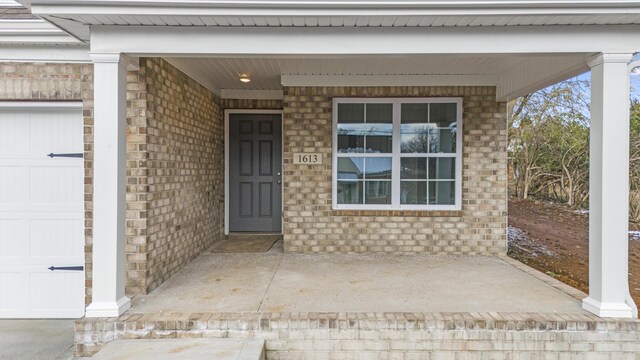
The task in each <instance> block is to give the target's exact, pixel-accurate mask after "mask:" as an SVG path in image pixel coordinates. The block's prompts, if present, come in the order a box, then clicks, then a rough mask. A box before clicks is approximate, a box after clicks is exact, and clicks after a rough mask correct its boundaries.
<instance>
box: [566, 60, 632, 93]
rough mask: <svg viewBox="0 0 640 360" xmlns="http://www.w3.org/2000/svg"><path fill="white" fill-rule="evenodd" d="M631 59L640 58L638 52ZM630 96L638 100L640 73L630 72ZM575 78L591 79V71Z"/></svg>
mask: <svg viewBox="0 0 640 360" xmlns="http://www.w3.org/2000/svg"><path fill="white" fill-rule="evenodd" d="M633 60H634V61H635V60H640V54H637V55H636V56H634V57H633ZM630 76H631V98H632V99H636V100H640V74H634V73H632V74H631V75H630ZM576 78H577V79H579V80H589V81H590V80H591V72H586V73H584V74H582V75H578V76H576Z"/></svg>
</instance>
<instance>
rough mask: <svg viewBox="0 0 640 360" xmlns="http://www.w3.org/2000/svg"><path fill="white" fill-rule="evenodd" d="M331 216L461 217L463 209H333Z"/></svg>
mask: <svg viewBox="0 0 640 360" xmlns="http://www.w3.org/2000/svg"><path fill="white" fill-rule="evenodd" d="M331 216H402V217H461V216H462V211H461V210H331Z"/></svg>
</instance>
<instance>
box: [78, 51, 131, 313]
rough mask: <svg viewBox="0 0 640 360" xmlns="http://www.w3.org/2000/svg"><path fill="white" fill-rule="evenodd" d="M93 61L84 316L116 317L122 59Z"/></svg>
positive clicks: (119, 305) (125, 303) (120, 289)
mask: <svg viewBox="0 0 640 360" xmlns="http://www.w3.org/2000/svg"><path fill="white" fill-rule="evenodd" d="M91 60H92V61H93V65H94V75H93V76H94V80H93V81H94V89H93V95H94V96H93V98H94V109H93V117H94V134H93V139H94V140H93V141H94V145H93V151H94V152H93V158H94V159H93V291H92V293H93V298H92V302H91V304H90V305H89V306H88V307H87V312H86V316H87V317H116V316H119V315H121V314H122V313H124V312H125V311H127V309H129V307H131V300H130V299H129V298H128V297H126V296H125V293H124V287H125V192H126V188H125V186H126V184H125V181H126V180H125V158H126V125H127V120H126V76H127V61H126V57H124V56H123V55H122V54H102V53H100V54H96V53H93V54H91Z"/></svg>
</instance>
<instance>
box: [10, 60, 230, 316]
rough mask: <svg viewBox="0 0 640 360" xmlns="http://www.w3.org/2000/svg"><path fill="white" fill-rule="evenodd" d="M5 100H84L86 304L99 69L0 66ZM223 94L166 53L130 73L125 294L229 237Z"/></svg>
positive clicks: (150, 285) (154, 282) (144, 288)
mask: <svg viewBox="0 0 640 360" xmlns="http://www.w3.org/2000/svg"><path fill="white" fill-rule="evenodd" d="M0 100H21V101H22V100H35V101H50V100H63V101H82V102H83V117H84V137H85V138H84V142H85V145H84V146H85V149H84V152H85V154H84V166H85V181H84V184H85V189H84V192H85V275H86V303H87V304H89V303H90V302H91V290H92V245H93V238H92V227H93V221H92V219H93V202H92V201H93V66H92V65H90V64H33V63H4V64H0ZM223 141H224V130H223V118H222V106H221V101H220V100H219V99H218V98H217V97H215V95H213V94H212V93H211V92H210V91H208V90H207V89H205V88H204V87H202V86H200V85H199V84H197V83H196V82H195V81H193V80H191V79H189V78H188V77H187V76H186V75H184V74H182V73H181V72H179V71H178V70H177V69H175V68H174V67H172V66H171V65H170V64H169V63H167V62H165V61H163V60H160V59H142V60H141V66H140V70H139V71H135V72H129V73H128V75H127V187H126V189H127V195H126V196H127V200H126V259H127V261H126V275H127V283H126V293H127V295H129V296H133V295H135V294H145V293H147V292H148V291H151V290H152V289H154V288H155V287H157V286H158V285H159V284H161V283H162V282H163V281H165V280H166V279H167V278H169V277H170V276H171V275H173V274H174V273H175V272H177V271H178V270H179V269H181V268H182V266H183V265H185V264H186V263H187V262H188V261H189V260H191V259H193V258H194V257H195V256H197V255H198V254H199V253H200V252H202V250H203V249H205V248H206V247H208V246H209V245H211V243H212V242H213V241H215V240H217V239H219V238H220V237H221V236H222V235H223V228H224V204H223V200H224V183H223V181H224V173H223V171H224V155H223V148H224V142H223Z"/></svg>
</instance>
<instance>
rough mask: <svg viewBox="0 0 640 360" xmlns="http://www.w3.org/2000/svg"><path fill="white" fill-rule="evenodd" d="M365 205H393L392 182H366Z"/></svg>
mask: <svg viewBox="0 0 640 360" xmlns="http://www.w3.org/2000/svg"><path fill="white" fill-rule="evenodd" d="M365 195H366V198H365V204H391V181H365Z"/></svg>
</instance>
